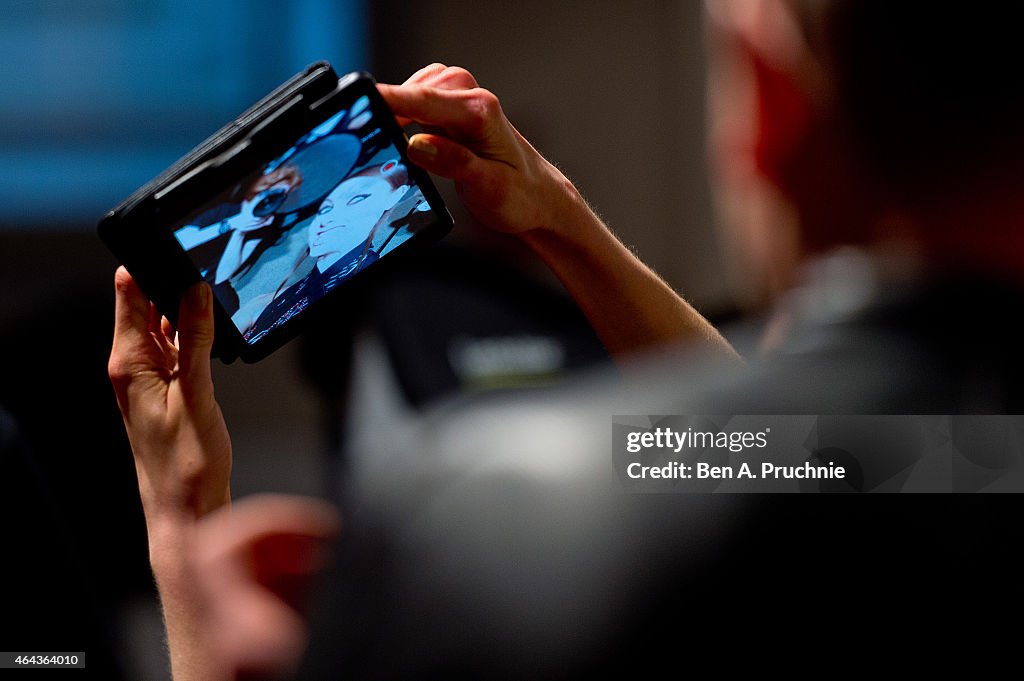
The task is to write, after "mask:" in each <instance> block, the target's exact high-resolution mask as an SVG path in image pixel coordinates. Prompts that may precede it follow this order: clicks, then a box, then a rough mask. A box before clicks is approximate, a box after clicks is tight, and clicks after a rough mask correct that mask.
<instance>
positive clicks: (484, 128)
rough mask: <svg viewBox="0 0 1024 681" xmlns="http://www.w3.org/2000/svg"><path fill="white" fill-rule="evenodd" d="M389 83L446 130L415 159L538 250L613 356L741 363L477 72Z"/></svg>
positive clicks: (443, 70) (495, 224)
mask: <svg viewBox="0 0 1024 681" xmlns="http://www.w3.org/2000/svg"><path fill="white" fill-rule="evenodd" d="M379 87H380V91H381V94H382V95H383V96H384V98H385V99H386V100H387V101H388V103H389V104H390V106H391V108H392V109H393V110H394V111H395V113H396V114H397V115H398V116H399V117H400V119H405V120H412V121H417V122H419V123H423V124H425V125H430V126H434V127H435V128H440V130H441V133H440V134H419V135H414V136H413V137H412V139H411V140H410V146H409V159H410V160H411V161H413V162H414V163H416V164H418V165H420V166H422V167H423V168H424V169H426V170H428V171H430V172H432V173H435V174H437V175H441V176H442V177H447V178H450V179H452V180H454V181H455V183H456V188H457V189H458V191H459V194H460V196H461V198H462V200H463V202H464V203H465V205H466V207H467V209H468V210H469V211H470V212H471V213H472V214H473V215H474V216H475V217H476V218H477V219H478V220H479V221H480V222H481V223H483V224H484V225H486V226H487V227H489V228H491V229H494V230H496V231H500V232H504V233H508V234H514V235H516V236H518V237H519V238H520V239H521V240H522V241H523V242H524V243H525V244H527V245H528V246H529V247H530V248H532V249H533V251H534V252H536V253H537V254H538V255H539V256H540V257H541V258H542V259H543V260H544V262H546V263H547V265H548V266H549V267H550V268H551V269H552V270H553V271H554V273H555V274H556V275H557V276H558V278H559V279H560V280H561V281H562V283H563V284H564V285H565V287H566V288H567V289H568V291H569V292H570V294H571V295H572V296H573V297H574V298H575V299H576V302H577V303H578V304H579V306H580V308H581V309H582V310H583V312H584V313H585V314H586V315H587V318H588V319H589V320H590V323H591V325H592V326H593V327H594V330H595V331H596V332H597V334H598V336H599V337H600V338H601V340H602V341H603V342H604V344H605V346H606V347H607V348H608V350H609V351H610V352H611V353H612V354H613V355H615V356H622V355H626V354H629V353H632V352H636V351H640V350H644V349H648V348H652V347H656V346H659V345H664V344H667V343H673V342H683V341H688V342H691V343H694V344H697V345H700V346H701V347H702V349H704V350H706V351H709V352H711V353H714V354H718V355H720V356H723V357H729V358H738V355H737V354H736V352H735V351H734V350H733V349H732V347H731V346H730V345H729V344H728V342H727V341H726V340H725V339H724V338H723V337H722V336H721V334H719V333H718V332H717V331H716V330H715V329H714V327H712V326H711V324H710V323H708V322H707V320H705V319H704V318H703V317H702V316H701V315H700V313H698V312H697V311H696V310H695V309H694V308H693V307H692V306H691V305H690V304H689V303H687V302H686V301H685V300H683V299H682V298H681V297H680V296H679V295H678V294H677V293H676V292H675V291H673V290H672V288H671V287H670V286H668V284H666V283H665V282H664V281H663V280H662V279H661V278H660V277H658V275H657V274H655V273H654V272H653V271H652V270H651V269H650V268H649V267H647V266H646V265H645V264H644V263H643V262H641V261H640V259H639V258H637V257H636V256H635V255H634V254H633V253H632V252H631V251H630V250H629V249H628V248H626V247H625V246H624V245H623V244H622V243H621V242H620V241H619V240H618V239H617V238H616V237H615V236H614V235H613V234H612V233H611V231H610V230H609V229H608V228H607V227H606V226H605V225H604V224H603V223H602V222H601V220H600V219H599V218H598V217H597V216H596V215H595V214H594V212H593V211H591V210H590V208H589V207H587V205H586V203H585V202H584V201H583V200H582V199H581V198H580V195H579V193H578V192H577V191H576V189H575V187H573V185H572V183H571V182H570V181H569V180H568V179H566V177H565V176H564V175H563V174H562V173H561V172H559V171H558V169H557V168H555V167H554V166H553V165H552V164H550V163H549V162H548V161H546V160H545V159H544V158H543V157H542V156H541V155H540V154H539V153H538V152H537V151H536V150H535V149H534V148H533V147H532V146H531V145H530V144H529V142H527V141H526V139H524V138H523V137H522V135H520V134H519V133H518V131H516V129H515V128H514V127H513V126H512V124H511V123H509V121H508V119H507V118H506V117H505V115H504V113H503V112H502V109H501V105H500V103H499V102H498V99H497V98H496V97H495V96H494V95H493V94H492V93H490V92H488V91H487V90H483V89H481V88H480V87H479V86H478V85H477V83H476V80H475V79H474V78H473V76H472V75H471V74H470V73H469V72H467V71H466V70H464V69H460V68H457V67H445V66H444V65H441V64H433V65H431V66H428V67H426V68H424V69H422V70H421V71H419V72H418V73H417V74H415V75H414V76H413V77H412V78H410V79H409V80H408V81H407V82H406V83H405V84H403V85H401V86H393V85H381V86H379Z"/></svg>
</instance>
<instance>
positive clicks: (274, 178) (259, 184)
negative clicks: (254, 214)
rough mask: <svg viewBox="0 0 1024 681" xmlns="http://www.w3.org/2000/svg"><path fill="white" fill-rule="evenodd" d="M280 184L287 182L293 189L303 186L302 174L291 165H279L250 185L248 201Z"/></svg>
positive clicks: (246, 196)
mask: <svg viewBox="0 0 1024 681" xmlns="http://www.w3.org/2000/svg"><path fill="white" fill-rule="evenodd" d="M279 182H287V183H288V186H289V187H290V188H291V189H295V188H296V187H298V186H299V185H300V184H302V173H301V172H300V171H299V169H298V168H297V167H296V166H294V165H292V164H290V163H285V164H283V165H279V166H278V167H276V168H274V169H273V170H271V171H270V172H269V173H266V174H265V175H260V176H259V177H257V178H256V181H255V182H253V183H252V184H251V185H249V188H248V189H246V190H245V199H246V201H248V200H250V199H252V198H253V197H254V196H256V195H257V194H259V193H260V192H261V191H263V190H264V189H269V188H270V187H273V186H274V185H275V184H277V183H279Z"/></svg>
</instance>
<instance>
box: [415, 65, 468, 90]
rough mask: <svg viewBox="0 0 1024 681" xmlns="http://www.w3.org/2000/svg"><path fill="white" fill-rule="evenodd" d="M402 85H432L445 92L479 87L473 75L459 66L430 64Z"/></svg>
mask: <svg viewBox="0 0 1024 681" xmlns="http://www.w3.org/2000/svg"><path fill="white" fill-rule="evenodd" d="M402 85H432V86H434V87H438V88H443V89H446V90H470V89H472V88H475V87H480V86H479V84H477V82H476V78H474V77H473V74H472V73H470V72H469V71H467V70H466V69H464V68H462V67H461V66H445V65H444V64H438V63H434V64H430V65H429V66H424V67H423V68H422V69H420V70H419V71H417V72H416V73H414V74H412V75H411V76H409V78H408V79H407V80H406V81H405V82H404V83H402Z"/></svg>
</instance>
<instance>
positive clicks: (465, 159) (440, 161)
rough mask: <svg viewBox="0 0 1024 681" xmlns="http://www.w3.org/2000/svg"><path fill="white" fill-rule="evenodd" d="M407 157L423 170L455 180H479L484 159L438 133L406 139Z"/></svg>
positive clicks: (483, 169)
mask: <svg viewBox="0 0 1024 681" xmlns="http://www.w3.org/2000/svg"><path fill="white" fill-rule="evenodd" d="M407 154H408V156H409V160H410V161H412V162H413V163H415V164H416V165H418V166H419V167H421V168H423V169H424V170H426V171H427V172H431V173H434V174H435V175H440V176H441V177H446V178H448V179H449V180H454V181H456V182H472V181H473V180H478V179H480V177H481V175H482V173H483V172H485V170H486V169H485V168H484V167H483V165H484V161H483V159H481V158H480V157H479V156H477V155H476V154H474V153H473V152H472V151H470V150H469V149H467V148H466V147H464V146H462V145H461V144H459V143H458V142H453V141H451V140H450V139H446V138H444V137H439V136H438V135H430V134H424V133H421V134H418V135H413V136H412V137H411V138H410V139H409V148H408V151H407Z"/></svg>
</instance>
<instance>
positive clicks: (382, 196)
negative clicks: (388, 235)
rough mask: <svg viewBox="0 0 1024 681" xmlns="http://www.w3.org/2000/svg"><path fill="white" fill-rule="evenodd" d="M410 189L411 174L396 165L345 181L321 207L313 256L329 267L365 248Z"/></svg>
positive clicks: (313, 228) (312, 234)
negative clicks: (380, 224) (388, 213)
mask: <svg viewBox="0 0 1024 681" xmlns="http://www.w3.org/2000/svg"><path fill="white" fill-rule="evenodd" d="M408 185H409V173H408V170H407V169H406V168H405V166H403V165H401V164H400V163H398V162H396V161H388V162H387V163H384V164H381V165H374V166H369V167H367V168H364V169H362V170H360V171H359V172H357V173H355V174H353V175H350V176H349V177H347V178H345V179H344V180H342V181H341V182H340V183H338V185H337V186H335V187H334V189H332V190H331V193H330V194H328V195H327V196H326V197H325V198H324V200H323V201H322V202H321V203H320V208H319V210H318V212H317V215H316V216H314V218H313V221H312V222H311V223H310V225H309V232H308V238H309V254H310V255H311V256H313V257H314V258H317V259H318V261H321V262H325V263H328V264H329V263H330V262H334V261H335V260H337V259H338V258H340V257H342V256H344V255H345V254H347V253H349V252H350V251H352V250H353V249H354V248H356V247H357V246H359V245H361V244H364V243H365V242H366V240H367V237H368V236H369V235H370V233H371V231H372V230H373V228H374V227H375V226H376V225H377V223H378V222H379V221H380V219H381V218H382V217H383V216H384V215H385V213H387V212H388V211H389V210H390V209H391V208H392V207H394V205H395V204H396V203H398V201H399V199H401V198H402V195H403V194H405V191H406V189H408Z"/></svg>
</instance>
